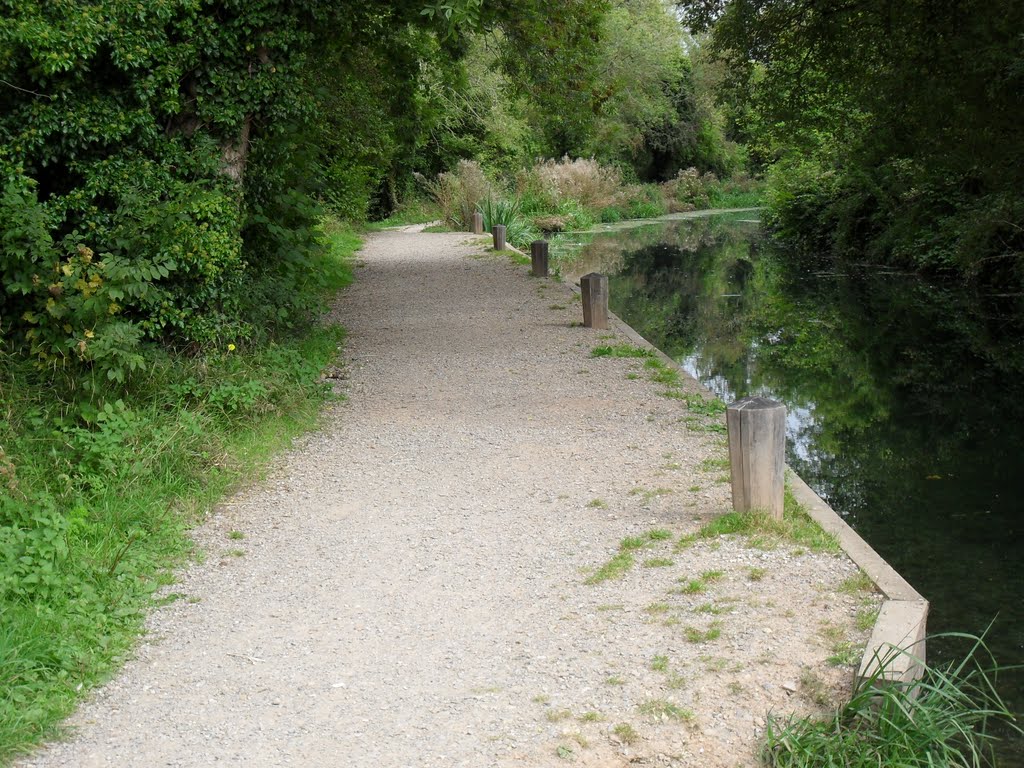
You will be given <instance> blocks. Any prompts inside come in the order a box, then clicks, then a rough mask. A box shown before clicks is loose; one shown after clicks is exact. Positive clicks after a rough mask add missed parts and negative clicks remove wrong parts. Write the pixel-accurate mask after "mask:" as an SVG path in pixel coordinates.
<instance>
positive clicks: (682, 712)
mask: <svg viewBox="0 0 1024 768" xmlns="http://www.w3.org/2000/svg"><path fill="white" fill-rule="evenodd" d="M637 711H639V712H640V714H641V715H646V716H647V717H653V718H655V719H658V720H676V721H679V722H687V721H689V720H692V719H693V717H694V715H693V712H692V711H691V710H689V709H686V708H684V707H680V706H679V705H678V704H673V703H672V702H671V701H668V700H667V699H648V700H647V701H645V702H643V703H642V704H640V705H639V706H638V707H637Z"/></svg>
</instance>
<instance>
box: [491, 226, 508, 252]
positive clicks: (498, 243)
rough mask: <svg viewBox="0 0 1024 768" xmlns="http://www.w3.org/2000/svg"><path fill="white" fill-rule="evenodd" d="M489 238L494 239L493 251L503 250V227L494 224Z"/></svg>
mask: <svg viewBox="0 0 1024 768" xmlns="http://www.w3.org/2000/svg"><path fill="white" fill-rule="evenodd" d="M491 236H492V237H493V238H494V250H496V251H504V250H505V225H504V224H495V225H494V226H493V227H491Z"/></svg>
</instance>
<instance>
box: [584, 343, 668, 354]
mask: <svg viewBox="0 0 1024 768" xmlns="http://www.w3.org/2000/svg"><path fill="white" fill-rule="evenodd" d="M653 355H654V353H653V352H652V351H651V350H649V349H647V348H645V347H638V346H636V345H635V344H625V343H623V344H601V345H599V346H596V347H594V348H593V349H592V350H590V356H591V357H652V356H653Z"/></svg>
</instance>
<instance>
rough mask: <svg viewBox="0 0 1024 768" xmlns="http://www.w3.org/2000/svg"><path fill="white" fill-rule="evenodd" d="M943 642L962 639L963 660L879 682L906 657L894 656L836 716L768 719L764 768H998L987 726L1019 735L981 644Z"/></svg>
mask: <svg viewBox="0 0 1024 768" xmlns="http://www.w3.org/2000/svg"><path fill="white" fill-rule="evenodd" d="M945 637H947V638H957V639H959V640H960V641H963V640H968V641H970V643H971V648H970V650H969V651H968V652H967V653H966V654H965V656H964V657H963V659H961V660H958V661H955V662H952V663H949V664H947V665H943V666H928V667H925V669H924V672H923V676H922V677H921V679H920V680H918V681H916V682H913V683H910V684H908V685H899V684H894V683H891V682H886V681H885V677H886V670H887V668H889V667H891V666H892V665H893V663H895V662H896V661H897V660H898V659H899V657H900V656H901V655H903V654H907V653H910V649H899V650H895V651H893V652H892V653H890V654H889V655H887V656H885V657H882V658H880V659H878V662H879V669H878V671H877V672H876V673H875V674H874V675H873V676H871V677H869V678H868V679H867V680H865V681H863V682H862V683H861V684H860V685H859V686H858V688H857V689H856V691H855V692H854V695H853V697H852V698H851V700H850V702H849V703H848V704H846V705H845V706H844V707H842V709H840V710H839V711H838V712H836V713H835V715H834V716H832V717H829V718H826V719H815V718H789V719H786V720H783V719H779V718H776V717H769V719H768V724H767V727H766V729H765V742H764V747H763V752H762V755H763V757H764V759H765V761H766V762H767V763H769V764H770V765H772V766H777V767H778V768H810V767H811V766H850V767H851V768H860V767H861V766H864V767H865V768H866V767H867V766H901V768H931V767H932V766H964V767H965V768H966V767H967V766H971V767H972V768H973V767H974V766H978V767H979V768H980V766H985V765H992V766H994V765H996V756H995V754H994V750H993V746H994V741H995V736H994V734H993V733H992V727H993V726H994V725H996V724H997V723H998V724H999V725H1000V726H1001V727H1003V728H1004V729H1006V730H1010V731H1013V732H1015V733H1016V734H1020V733H1021V729H1020V728H1019V726H1018V725H1017V724H1016V723H1015V722H1013V715H1012V713H1011V712H1010V710H1009V709H1008V708H1007V706H1006V705H1005V703H1004V702H1003V701H1002V699H1001V698H1000V697H999V694H998V693H997V692H996V688H995V685H994V680H995V677H996V675H997V667H996V664H995V661H994V660H993V659H992V657H991V655H990V653H989V652H988V649H987V648H986V646H985V644H984V640H983V638H978V637H973V636H970V635H961V634H957V635H946V636H945ZM929 642H931V639H929Z"/></svg>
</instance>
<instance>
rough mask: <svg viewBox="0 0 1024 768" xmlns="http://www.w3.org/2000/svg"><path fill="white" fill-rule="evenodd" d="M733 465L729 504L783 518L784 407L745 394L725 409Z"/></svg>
mask: <svg viewBox="0 0 1024 768" xmlns="http://www.w3.org/2000/svg"><path fill="white" fill-rule="evenodd" d="M725 420H726V424H727V425H728V427H729V464H730V465H731V467H732V506H733V508H734V509H735V510H736V511H737V512H750V511H752V510H757V511H759V512H766V513H768V514H770V515H771V516H772V517H774V518H776V519H777V520H781V519H782V504H783V498H784V490H785V486H786V477H785V469H786V406H784V405H783V404H782V403H777V402H775V401H774V400H769V399H768V398H766V397H744V398H743V399H742V400H737V401H736V402H735V403H733V404H732V405H730V406H729V407H728V408H727V409H726V411H725Z"/></svg>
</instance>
